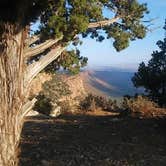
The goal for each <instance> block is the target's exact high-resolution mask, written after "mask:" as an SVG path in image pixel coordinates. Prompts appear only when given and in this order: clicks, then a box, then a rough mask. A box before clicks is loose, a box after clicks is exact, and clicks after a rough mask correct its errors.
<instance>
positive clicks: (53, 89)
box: [34, 75, 71, 115]
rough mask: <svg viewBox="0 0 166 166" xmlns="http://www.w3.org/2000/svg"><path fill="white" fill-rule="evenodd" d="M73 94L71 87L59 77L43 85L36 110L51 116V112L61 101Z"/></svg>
mask: <svg viewBox="0 0 166 166" xmlns="http://www.w3.org/2000/svg"><path fill="white" fill-rule="evenodd" d="M69 94H71V91H70V90H69V86H68V85H67V84H66V83H65V82H64V81H63V80H62V79H61V78H60V76H58V75H53V76H52V79H51V80H49V81H46V82H45V83H44V84H43V88H42V91H41V92H40V93H39V95H38V96H37V97H36V98H37V102H36V103H35V106H34V109H35V110H36V111H38V112H40V113H44V114H47V115H49V113H50V111H51V110H52V109H54V106H57V105H56V104H57V103H58V101H59V99H60V98H61V97H63V96H67V95H69Z"/></svg>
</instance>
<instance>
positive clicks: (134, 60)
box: [79, 0, 166, 69]
mask: <svg viewBox="0 0 166 166" xmlns="http://www.w3.org/2000/svg"><path fill="white" fill-rule="evenodd" d="M139 1H140V2H141V3H147V4H148V9H149V11H150V13H149V14H148V15H147V16H146V20H148V19H151V18H157V19H156V20H155V21H154V22H153V23H154V25H153V26H152V27H151V28H152V29H153V28H154V30H153V32H149V33H148V34H147V36H146V38H144V39H143V40H137V41H134V42H132V43H131V44H130V46H129V47H128V48H127V49H125V50H123V51H121V52H116V51H115V49H114V48H113V46H112V40H111V39H109V40H104V41H103V42H102V43H99V42H96V41H95V40H92V39H90V38H86V39H84V40H83V45H82V46H81V47H79V48H80V50H81V55H82V56H86V57H88V59H89V61H88V66H90V67H94V66H110V67H118V68H119V67H120V68H129V69H137V67H138V65H139V63H141V62H142V61H144V62H147V61H148V60H149V59H150V58H151V53H152V52H153V51H154V50H156V49H157V46H156V42H157V41H158V40H162V39H163V38H164V31H163V29H162V28H163V26H164V22H165V19H166V0H157V1H156V0H139ZM156 27H160V28H157V29H155V28H156Z"/></svg>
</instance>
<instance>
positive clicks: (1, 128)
mask: <svg viewBox="0 0 166 166" xmlns="http://www.w3.org/2000/svg"><path fill="white" fill-rule="evenodd" d="M0 28H2V29H3V34H1V39H0V49H1V50H0V52H1V53H0V165H3V166H13V165H17V163H18V159H17V155H18V153H17V151H18V145H19V140H20V135H21V130H22V126H23V119H22V118H20V111H21V108H22V105H23V103H24V99H25V98H24V85H23V79H22V78H23V77H22V75H23V70H24V65H23V62H24V60H23V48H24V37H25V33H24V30H22V31H20V32H17V31H18V27H17V25H10V24H8V23H6V24H1V25H0Z"/></svg>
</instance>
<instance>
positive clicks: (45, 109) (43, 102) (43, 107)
mask: <svg viewBox="0 0 166 166" xmlns="http://www.w3.org/2000/svg"><path fill="white" fill-rule="evenodd" d="M36 99H37V102H36V103H35V105H34V108H33V109H34V110H35V111H38V112H39V113H42V114H46V115H49V114H50V112H51V111H52V109H53V106H52V104H51V100H50V99H49V98H47V97H46V96H45V95H44V94H42V93H40V94H39V95H38V96H37V97H36Z"/></svg>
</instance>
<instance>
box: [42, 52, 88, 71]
mask: <svg viewBox="0 0 166 166" xmlns="http://www.w3.org/2000/svg"><path fill="white" fill-rule="evenodd" d="M87 61H88V58H86V57H83V56H80V51H79V50H72V51H66V52H63V54H62V55H61V56H60V57H59V58H58V59H57V60H56V61H53V62H52V63H51V64H49V65H48V66H47V67H46V69H45V71H46V72H51V73H54V72H55V71H56V70H57V69H59V68H60V67H62V68H63V69H65V70H67V71H69V72H70V73H71V74H78V73H79V71H80V68H82V67H85V66H86V65H87Z"/></svg>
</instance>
